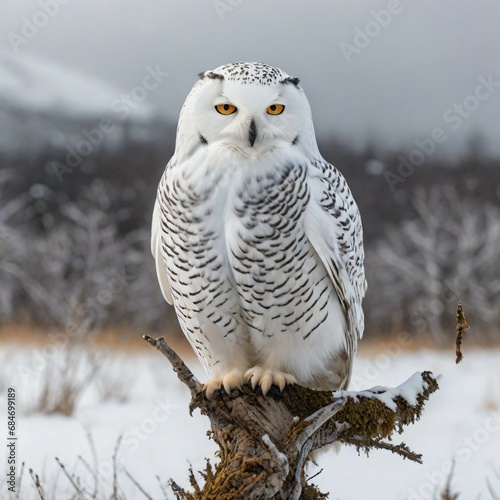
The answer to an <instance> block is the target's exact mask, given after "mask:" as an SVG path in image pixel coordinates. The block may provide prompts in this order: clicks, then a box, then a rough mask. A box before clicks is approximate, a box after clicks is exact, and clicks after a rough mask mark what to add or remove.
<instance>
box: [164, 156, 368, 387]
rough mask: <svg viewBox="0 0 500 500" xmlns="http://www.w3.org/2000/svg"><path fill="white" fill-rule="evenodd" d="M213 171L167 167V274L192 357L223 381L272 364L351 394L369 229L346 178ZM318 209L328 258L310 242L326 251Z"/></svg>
mask: <svg viewBox="0 0 500 500" xmlns="http://www.w3.org/2000/svg"><path fill="white" fill-rule="evenodd" d="M204 161H205V160H204ZM192 162H193V160H192ZM194 163H196V159H194ZM216 170H217V169H210V168H208V169H207V174H206V175H204V176H203V177H202V178H201V179H200V178H198V177H199V176H198V174H197V173H194V172H195V169H190V168H189V167H188V168H184V169H183V168H182V167H178V166H175V165H171V166H169V167H168V168H167V170H166V172H165V174H164V176H163V178H162V181H161V183H160V186H159V190H158V205H157V210H158V211H159V220H160V221H161V232H160V233H161V238H160V239H161V253H162V258H163V263H164V265H165V268H166V271H167V275H168V284H169V287H170V292H171V297H172V301H173V304H174V306H175V309H176V312H177V316H178V318H179V322H180V324H181V327H182V329H183V331H184V333H185V335H186V336H187V338H188V339H189V341H190V343H191V345H192V346H193V348H194V350H195V352H196V353H197V355H198V357H199V358H200V360H201V361H202V363H203V364H204V366H205V368H206V370H207V372H208V373H209V374H214V375H215V376H217V375H219V374H222V373H224V372H227V371H229V370H231V369H233V368H234V367H235V366H238V367H241V368H242V369H243V370H246V369H248V368H250V367H251V366H254V365H264V366H270V367H275V368H277V369H279V370H282V371H284V372H287V373H291V374H293V375H294V376H295V377H296V378H297V380H298V381H299V383H302V384H303V385H305V386H308V387H312V388H319V389H330V390H335V389H339V388H343V387H345V386H346V385H347V383H348V379H349V376H350V371H351V363H352V358H353V355H354V353H355V351H356V341H357V338H358V337H359V336H360V335H361V333H362V323H363V319H362V310H361V307H360V302H361V298H362V295H363V294H364V275H363V271H362V270H363V253H362V247H361V250H360V245H361V238H362V234H361V223H360V218H359V212H358V210H357V207H356V205H355V204H354V202H353V200H352V196H351V194H350V191H349V188H348V187H347V183H346V182H345V179H344V178H343V176H342V175H341V174H340V173H339V172H338V171H337V170H336V169H335V168H334V167H332V166H331V165H329V164H328V163H326V162H324V161H321V160H317V161H314V162H308V161H306V160H305V161H304V163H302V164H300V163H299V164H296V163H293V162H290V163H285V164H284V166H283V167H278V168H277V166H276V165H273V168H272V169H268V170H269V171H268V172H267V173H265V174H264V173H262V174H261V175H253V174H250V175H246V176H245V175H244V176H240V177H238V176H237V175H234V176H233V177H231V176H228V175H227V172H224V173H222V174H221V173H219V174H217V173H215V172H216ZM189 172H193V175H192V176H191V175H190V174H189ZM313 197H315V198H314V199H313ZM318 210H320V211H321V214H323V215H324V216H326V218H327V220H326V224H327V225H326V227H325V228H324V229H325V232H326V233H328V240H327V241H326V242H325V243H324V245H325V247H326V250H325V249H323V248H321V244H320V243H317V246H318V249H316V248H315V245H314V243H312V242H311V241H313V242H316V240H321V231H319V230H318V231H317V232H316V233H314V226H315V222H317V221H318V216H317V214H316V213H315V211H318ZM311 218H314V219H315V222H314V223H311ZM308 225H309V227H308ZM311 228H312V229H311ZM332 229H335V230H334V231H332ZM321 241H322V240H321ZM329 246H335V251H332V249H331V248H330V247H329ZM323 252H325V253H326V254H327V255H330V257H328V258H326V259H322V258H321V257H320V254H322V253H323ZM336 258H339V259H340V260H339V261H338V262H336V260H335V259H336ZM339 269H342V273H344V274H345V275H346V276H345V277H344V279H348V282H346V283H344V282H343V281H342V279H341V274H342V273H341V272H340V271H339ZM358 304H359V307H358Z"/></svg>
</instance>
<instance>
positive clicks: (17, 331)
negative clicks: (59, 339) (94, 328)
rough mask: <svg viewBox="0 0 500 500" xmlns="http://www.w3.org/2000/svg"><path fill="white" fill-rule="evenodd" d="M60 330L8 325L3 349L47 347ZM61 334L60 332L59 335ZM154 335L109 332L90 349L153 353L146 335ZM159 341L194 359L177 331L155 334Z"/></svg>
mask: <svg viewBox="0 0 500 500" xmlns="http://www.w3.org/2000/svg"><path fill="white" fill-rule="evenodd" d="M52 332H56V330H50V329H42V328H39V327H36V326H33V325H19V324H16V325H4V326H1V327H0V349H1V348H3V347H10V348H12V347H16V346H20V347H26V346H29V347H42V346H44V345H45V344H46V343H47V338H48V335H49V334H50V333H52ZM57 332H59V331H57ZM145 333H150V332H143V331H139V330H129V329H127V328H107V329H104V330H100V331H99V332H96V333H94V334H92V335H91V336H89V337H88V339H86V341H85V344H86V345H87V346H89V347H98V348H101V349H102V348H104V349H106V348H108V349H109V350H113V351H119V352H120V353H125V354H127V353H128V354H136V353H138V352H142V351H144V352H150V349H151V348H148V345H147V343H146V342H144V340H143V338H142V335H143V334H145ZM154 336H155V337H160V336H163V337H165V339H166V340H167V342H168V343H169V345H171V346H172V347H173V348H174V349H175V350H176V352H178V353H179V354H180V355H181V356H187V357H191V356H192V355H194V353H193V350H192V349H191V346H190V345H189V343H188V341H187V340H186V339H185V338H184V336H183V335H182V333H180V332H179V331H178V329H176V328H172V329H169V330H165V331H163V332H158V333H155V334H154Z"/></svg>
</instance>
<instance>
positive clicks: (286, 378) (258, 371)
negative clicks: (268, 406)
mask: <svg viewBox="0 0 500 500" xmlns="http://www.w3.org/2000/svg"><path fill="white" fill-rule="evenodd" d="M245 380H249V381H250V383H251V384H252V389H254V390H255V388H256V387H257V386H260V388H261V390H262V394H263V395H264V396H266V395H267V393H268V392H269V390H270V389H271V386H272V385H275V386H277V387H278V388H279V390H280V391H283V389H284V388H285V386H286V384H296V383H297V380H296V379H295V377H294V376H293V375H291V374H290V373H285V372H281V371H279V370H266V369H264V368H261V367H260V366H254V367H253V368H250V369H249V370H247V372H246V373H245Z"/></svg>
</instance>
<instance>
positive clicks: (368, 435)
mask: <svg viewBox="0 0 500 500" xmlns="http://www.w3.org/2000/svg"><path fill="white" fill-rule="evenodd" d="M144 339H145V340H147V341H148V342H149V343H150V344H151V345H152V346H154V347H156V348H157V349H158V350H159V351H160V352H161V353H162V354H164V355H165V356H166V357H167V358H168V359H169V361H170V362H171V364H172V366H173V368H174V370H175V371H176V372H177V375H178V376H179V379H180V380H181V381H182V382H183V383H184V384H185V385H186V386H187V387H188V388H189V389H190V391H191V404H190V409H191V411H192V410H193V409H195V408H198V409H199V410H200V411H201V413H202V414H204V415H206V416H207V417H208V418H209V419H210V424H211V428H212V437H213V439H214V440H215V442H216V443H217V444H218V445H219V447H220V451H219V453H218V456H219V459H220V461H219V463H218V464H217V465H216V466H215V468H213V467H212V465H211V463H210V462H209V461H207V466H206V468H205V471H203V472H201V475H202V477H203V479H204V480H205V484H204V485H203V487H200V486H199V485H198V483H197V481H196V479H195V476H194V473H193V471H192V470H191V471H190V482H191V485H192V487H193V491H192V492H187V491H185V490H183V489H182V488H179V487H178V486H177V485H176V488H175V490H176V491H175V495H176V498H178V499H183V500H201V499H204V500H210V499H213V500H215V499H218V500H219V499H222V500H230V499H235V500H236V499H241V498H245V499H267V498H276V499H287V500H288V499H301V498H308V499H320V498H326V496H325V494H323V493H321V492H319V491H318V490H317V489H316V488H315V487H314V486H313V485H311V484H307V481H306V477H305V474H304V467H305V464H306V462H307V458H308V456H309V454H310V453H311V452H313V451H314V450H317V449H318V448H322V447H324V446H326V445H329V444H332V443H334V442H340V443H344V444H347V445H353V446H355V447H356V448H357V449H358V450H363V451H365V452H367V453H368V452H369V451H370V450H371V449H374V448H379V449H385V450H389V451H391V452H392V453H397V454H398V455H400V456H402V457H403V458H407V459H409V460H413V461H416V462H419V463H421V461H422V457H421V455H419V454H417V453H414V452H413V451H411V450H410V449H409V448H408V447H407V446H406V445H405V444H404V443H402V444H398V445H395V444H392V443H389V442H387V441H386V440H390V439H391V438H392V437H393V435H394V434H395V433H401V432H402V431H403V428H404V426H406V425H409V424H411V423H414V422H415V421H416V420H418V419H419V418H420V415H421V413H422V410H423V407H424V404H425V401H427V399H428V398H429V396H430V395H431V394H432V393H433V392H435V391H436V390H437V389H438V384H437V382H436V380H435V379H434V377H433V376H432V374H431V373H430V372H423V373H416V374H414V375H413V376H412V377H410V379H408V381H406V382H405V384H402V385H401V386H399V387H396V388H380V387H377V388H373V389H370V390H366V391H361V392H349V391H340V392H335V393H332V392H325V391H313V390H311V389H307V388H305V387H301V386H298V385H289V386H287V387H286V388H285V389H284V391H283V392H280V391H279V389H278V388H276V387H274V386H273V387H272V388H271V390H270V391H269V393H268V395H267V397H263V396H262V394H260V393H258V392H256V391H254V390H253V389H252V388H251V386H250V385H249V384H246V385H244V386H243V387H242V389H241V390H240V391H233V392H232V393H231V394H226V393H225V392H224V391H219V392H217V393H216V394H215V396H214V397H213V398H212V399H206V397H205V395H204V394H203V392H202V385H201V384H200V382H199V381H198V380H197V379H196V378H195V377H194V375H193V374H192V373H191V371H190V370H189V368H188V367H187V366H186V365H185V364H184V363H183V361H182V360H181V359H180V358H179V356H177V354H176V353H175V352H174V351H173V350H172V349H171V348H170V347H169V346H168V345H167V343H166V342H165V340H164V339H163V338H159V339H153V338H151V337H148V336H144ZM408 389H410V390H408ZM173 484H175V483H173ZM306 492H307V493H306Z"/></svg>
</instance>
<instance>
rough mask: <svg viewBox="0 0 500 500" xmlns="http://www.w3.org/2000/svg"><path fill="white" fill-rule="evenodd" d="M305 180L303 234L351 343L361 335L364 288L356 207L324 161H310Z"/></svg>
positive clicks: (339, 177) (337, 174)
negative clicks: (323, 269) (307, 195)
mask: <svg viewBox="0 0 500 500" xmlns="http://www.w3.org/2000/svg"><path fill="white" fill-rule="evenodd" d="M308 182H309V188H310V194H311V198H310V201H309V204H308V206H307V210H306V219H305V230H306V235H307V237H308V239H309V241H310V242H311V244H312V246H313V247H314V249H315V251H316V253H317V254H318V256H319V258H320V259H321V261H322V262H323V264H324V266H325V267H326V269H327V271H328V275H329V277H330V279H331V280H332V282H333V284H334V286H335V290H336V292H337V294H338V297H339V300H340V303H341V304H342V307H343V308H344V311H345V314H346V318H347V321H348V328H349V333H350V334H351V335H350V336H349V337H350V339H348V341H349V342H352V343H353V344H355V342H356V340H357V339H359V338H361V337H362V335H363V328H364V314H363V309H362V307H361V302H362V299H363V297H364V295H365V291H366V280H365V273H364V265H363V262H364V251H363V229H362V226H361V217H360V214H359V209H358V207H357V205H356V203H355V201H354V198H353V196H352V194H351V191H350V189H349V186H348V185H347V182H346V180H345V178H344V177H343V175H342V174H341V173H340V172H339V171H338V170H337V169H336V168H335V167H334V166H333V165H330V164H329V163H328V162H326V161H325V160H323V159H320V160H314V161H313V162H312V163H311V166H310V169H309V178H308Z"/></svg>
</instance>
